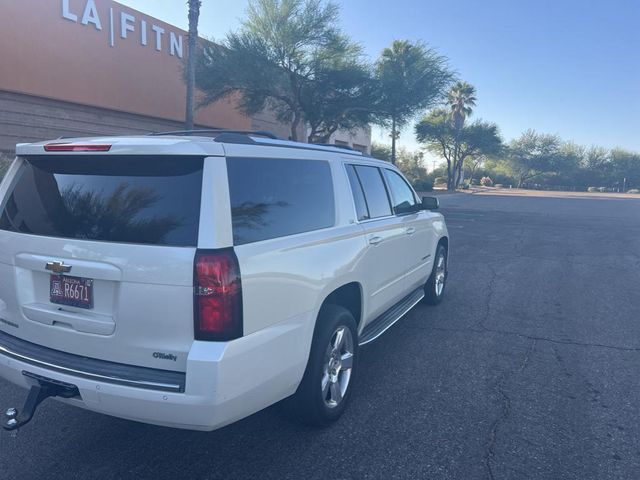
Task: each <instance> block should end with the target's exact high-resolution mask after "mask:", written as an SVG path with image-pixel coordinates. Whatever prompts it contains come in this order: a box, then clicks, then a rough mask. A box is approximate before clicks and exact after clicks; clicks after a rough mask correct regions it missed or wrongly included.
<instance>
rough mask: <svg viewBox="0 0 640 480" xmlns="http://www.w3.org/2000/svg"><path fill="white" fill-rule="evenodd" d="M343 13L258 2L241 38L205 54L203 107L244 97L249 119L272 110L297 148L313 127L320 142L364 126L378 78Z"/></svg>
mask: <svg viewBox="0 0 640 480" xmlns="http://www.w3.org/2000/svg"><path fill="white" fill-rule="evenodd" d="M338 12H339V10H338V7H337V6H336V5H335V4H334V3H332V2H330V1H325V0H251V1H250V3H249V8H248V14H247V18H246V19H245V21H244V22H243V24H242V26H241V29H240V31H239V32H238V33H229V34H228V35H227V37H226V39H225V40H224V42H223V44H222V45H221V46H220V45H214V44H211V45H208V46H206V47H205V52H204V55H202V61H201V62H200V64H199V69H198V72H199V75H198V84H199V86H200V88H201V89H202V90H203V91H204V92H205V97H204V100H203V103H205V104H208V103H212V102H215V101H217V100H220V99H222V98H225V97H229V96H231V95H234V94H237V93H240V94H241V98H240V108H241V110H242V111H244V112H245V113H247V114H255V113H258V112H260V111H262V110H264V109H265V108H267V107H270V108H272V109H273V110H274V112H275V113H276V117H277V118H278V120H279V121H281V122H285V123H288V124H289V125H290V132H291V133H290V136H291V139H292V140H298V139H299V137H300V128H301V127H302V126H303V122H304V121H305V120H306V119H308V120H309V121H310V122H311V124H312V134H311V135H310V137H311V138H312V139H317V140H325V139H327V138H328V136H330V135H331V133H333V132H334V131H336V130H337V129H338V128H344V127H346V128H355V127H356V126H359V125H361V124H362V123H363V122H365V121H366V120H368V117H367V115H368V113H367V110H370V109H371V106H370V105H369V106H367V104H370V100H369V99H368V95H369V91H370V90H371V87H370V79H369V78H368V77H370V75H367V72H366V71H365V69H364V68H363V66H362V64H361V63H360V58H361V55H362V54H361V48H360V47H359V46H358V45H356V44H354V43H353V42H352V41H351V40H350V39H349V38H347V37H346V36H345V35H344V34H342V33H341V31H340V30H339V29H338V27H337V21H338ZM364 99H367V100H366V101H365V100H364Z"/></svg>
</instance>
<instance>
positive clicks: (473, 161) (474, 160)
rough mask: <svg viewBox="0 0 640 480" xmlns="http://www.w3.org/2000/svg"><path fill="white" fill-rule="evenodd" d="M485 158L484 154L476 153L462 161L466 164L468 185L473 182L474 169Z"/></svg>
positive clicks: (480, 164)
mask: <svg viewBox="0 0 640 480" xmlns="http://www.w3.org/2000/svg"><path fill="white" fill-rule="evenodd" d="M486 159H487V156H486V155H476V156H473V157H469V158H467V160H466V161H465V162H464V165H466V167H467V169H468V170H469V185H472V184H473V177H474V176H475V174H476V171H477V170H478V168H480V167H481V166H482V165H483V164H484V162H485V160H486Z"/></svg>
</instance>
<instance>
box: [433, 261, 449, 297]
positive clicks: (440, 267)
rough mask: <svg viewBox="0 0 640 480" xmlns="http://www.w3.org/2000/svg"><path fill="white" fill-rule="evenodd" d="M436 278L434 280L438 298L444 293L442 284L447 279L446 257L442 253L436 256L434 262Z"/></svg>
mask: <svg viewBox="0 0 640 480" xmlns="http://www.w3.org/2000/svg"><path fill="white" fill-rule="evenodd" d="M436 262H437V263H436V272H435V275H436V278H435V290H436V295H437V296H438V297H439V296H440V295H442V292H443V291H444V282H445V281H446V279H447V257H446V254H445V253H444V252H442V253H441V254H440V255H438V259H437V260H436Z"/></svg>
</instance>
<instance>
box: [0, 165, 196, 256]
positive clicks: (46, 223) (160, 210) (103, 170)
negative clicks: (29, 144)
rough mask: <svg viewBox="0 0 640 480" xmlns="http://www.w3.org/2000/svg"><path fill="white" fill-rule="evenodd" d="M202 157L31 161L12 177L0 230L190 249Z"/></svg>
mask: <svg viewBox="0 0 640 480" xmlns="http://www.w3.org/2000/svg"><path fill="white" fill-rule="evenodd" d="M202 167H203V159H202V158H194V157H180V158H175V157H162V156H159V157H147V156H114V155H109V156H106V155H105V156H96V155H92V156H81V155H79V156H76V155H73V156H68V157H67V156H36V157H28V158H27V159H26V164H25V165H24V166H23V168H22V169H21V170H20V171H19V172H18V174H17V178H16V179H15V181H14V186H13V189H12V191H11V192H10V193H9V196H8V197H7V200H6V202H5V204H4V208H3V211H2V216H0V229H2V230H8V231H12V232H20V233H27V234H33V235H45V236H49V237H60V238H74V239H78V240H94V241H105V242H120V243H138V244H148V245H170V246H196V245H197V243H198V224H199V219H200V195H201V192H202Z"/></svg>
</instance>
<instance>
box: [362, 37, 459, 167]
mask: <svg viewBox="0 0 640 480" xmlns="http://www.w3.org/2000/svg"><path fill="white" fill-rule="evenodd" d="M375 72H376V79H377V81H378V86H379V101H378V107H377V109H378V117H379V121H380V123H381V124H382V125H385V126H390V127H391V138H392V146H391V150H392V161H394V160H395V142H396V140H397V137H398V136H399V130H400V129H401V128H402V127H403V126H404V125H406V124H407V122H409V121H410V120H411V119H413V118H415V116H416V115H418V114H419V113H421V112H424V111H425V110H427V109H428V108H431V107H433V106H434V105H436V103H437V102H439V101H440V100H441V99H442V97H443V96H444V93H445V90H446V88H447V86H448V85H449V84H450V83H451V81H452V80H453V77H454V75H453V72H452V71H451V70H450V69H449V66H448V64H447V59H446V58H445V57H443V56H441V55H439V54H438V53H437V52H436V51H435V50H433V49H431V48H428V47H427V46H426V45H425V44H423V43H421V42H417V43H411V42H409V41H407V40H395V41H394V42H393V43H392V44H391V46H390V47H388V48H385V49H384V50H383V51H382V54H381V55H380V58H379V59H378V61H377V63H376V65H375Z"/></svg>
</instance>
